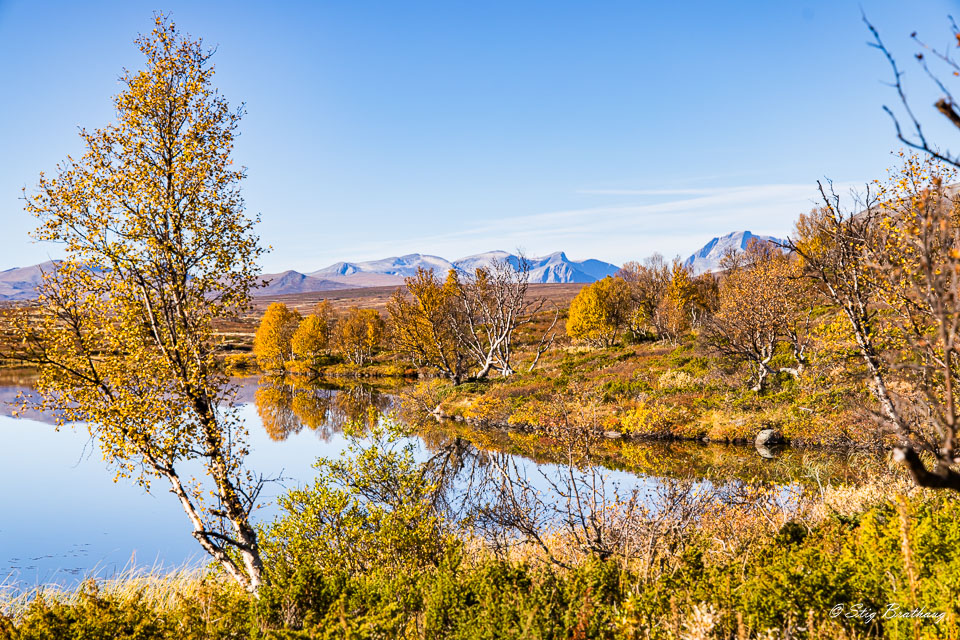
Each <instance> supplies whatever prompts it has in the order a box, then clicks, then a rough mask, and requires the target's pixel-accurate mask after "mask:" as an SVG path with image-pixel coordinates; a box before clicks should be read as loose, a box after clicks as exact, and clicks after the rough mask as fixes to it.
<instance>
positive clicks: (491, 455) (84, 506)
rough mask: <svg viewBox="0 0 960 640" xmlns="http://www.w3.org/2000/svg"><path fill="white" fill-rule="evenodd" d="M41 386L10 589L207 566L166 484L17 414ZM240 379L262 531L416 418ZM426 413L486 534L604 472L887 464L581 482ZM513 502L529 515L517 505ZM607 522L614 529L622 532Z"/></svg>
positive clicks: (26, 381) (357, 397) (820, 460)
mask: <svg viewBox="0 0 960 640" xmlns="http://www.w3.org/2000/svg"><path fill="white" fill-rule="evenodd" d="M31 381H32V376H31V373H30V372H29V371H11V370H5V371H0V402H3V403H4V404H0V436H2V438H0V441H2V442H3V446H0V484H2V485H3V486H4V487H6V488H7V490H6V491H4V492H0V513H3V514H5V515H4V516H3V517H2V518H0V583H3V582H4V580H5V579H6V581H7V582H15V583H20V584H23V585H25V586H27V587H29V586H33V585H36V584H41V583H46V582H50V581H57V580H61V581H64V580H63V578H65V577H66V578H68V579H67V580H65V581H66V582H69V580H70V579H76V578H81V577H83V576H84V575H86V574H88V573H89V572H90V571H92V570H94V569H96V568H98V567H99V568H101V569H102V572H101V575H109V574H110V573H111V572H112V571H114V570H119V569H123V568H124V566H125V565H126V563H127V562H128V561H129V559H130V558H131V556H133V555H134V554H136V557H137V558H138V563H140V564H143V563H146V564H148V565H149V564H152V563H154V562H155V561H158V562H161V563H163V564H164V565H166V566H171V565H179V564H182V563H184V562H187V561H193V562H202V561H204V560H205V558H204V557H203V556H202V554H200V553H199V549H198V547H197V546H196V543H195V541H194V540H193V539H192V538H191V537H190V536H189V527H188V525H187V523H186V521H185V519H184V515H183V513H182V511H181V510H180V508H179V505H178V504H177V502H176V499H175V498H174V497H173V496H171V495H169V494H168V493H167V492H166V491H165V489H164V487H161V486H159V485H158V486H157V487H156V488H155V489H154V491H155V492H154V493H152V494H149V495H144V493H143V491H142V490H141V489H139V488H137V487H136V486H134V485H133V484H131V483H126V482H120V483H114V482H113V473H112V472H111V471H110V470H109V469H108V468H107V467H106V466H105V465H104V463H103V462H102V460H101V459H100V456H99V452H98V451H97V450H96V447H95V446H94V445H93V443H91V442H90V439H89V436H88V434H87V433H86V431H85V430H84V429H82V428H78V429H69V428H65V429H62V430H61V431H60V432H56V431H54V429H53V427H52V425H51V424H50V423H49V417H47V416H39V415H30V416H27V417H25V418H21V419H12V418H11V417H10V416H11V411H12V407H11V406H9V405H8V404H6V403H7V402H11V401H13V400H14V399H15V398H16V396H17V394H18V393H21V392H26V393H29V391H30V383H31ZM235 383H236V386H237V395H236V401H237V402H238V403H239V404H240V405H241V407H240V414H241V417H242V418H243V419H244V420H245V422H246V424H247V425H248V426H249V429H250V437H249V445H250V451H251V453H250V457H249V460H248V462H249V466H250V467H251V468H253V469H256V470H257V471H258V472H262V473H264V474H265V475H267V476H277V475H281V476H283V477H285V478H287V479H288V481H287V482H285V483H284V484H283V485H279V486H272V487H271V488H270V494H269V495H264V498H265V499H266V500H267V506H266V507H265V508H264V509H263V510H262V511H261V512H259V514H258V516H257V519H258V520H259V521H260V522H265V521H268V520H270V519H272V518H273V517H274V515H275V514H276V512H277V511H276V504H275V498H276V497H277V496H278V495H280V494H281V493H282V492H284V491H286V490H287V489H290V488H293V487H296V486H302V485H304V484H307V483H309V482H311V480H312V479H313V478H314V477H315V475H316V471H315V469H314V468H313V467H312V465H313V463H314V462H315V461H316V459H317V458H318V457H321V456H322V457H326V458H338V457H339V456H341V455H342V452H343V450H344V448H345V447H346V444H347V443H346V441H345V439H344V437H343V436H342V435H340V434H341V432H342V431H343V428H344V427H345V426H346V425H347V424H348V423H351V422H355V421H360V422H366V423H367V424H368V425H369V424H371V422H370V421H372V420H376V416H378V415H380V413H381V412H390V411H394V410H396V411H398V412H400V413H401V415H403V414H402V412H403V410H404V407H403V403H402V401H401V400H398V389H397V388H396V387H393V388H391V387H389V386H382V385H377V386H374V385H370V384H364V383H360V382H351V383H348V384H344V385H342V386H334V385H330V384H324V383H318V382H316V381H313V382H311V381H309V380H306V379H305V378H302V377H287V378H268V377H263V378H256V377H249V378H242V379H237V380H235ZM414 417H415V416H412V415H409V414H408V415H407V418H408V419H409V423H410V424H414V425H415V429H414V432H415V434H416V435H415V436H411V438H410V441H411V442H413V443H415V444H416V446H417V449H418V456H422V459H424V460H426V459H432V460H433V461H434V463H435V465H436V467H437V468H438V469H440V470H441V471H442V473H441V476H442V478H443V479H444V485H445V489H447V490H445V491H444V492H442V493H443V497H442V498H441V497H438V499H442V500H445V501H448V503H447V504H446V508H447V509H449V511H450V512H451V513H454V512H456V513H459V515H460V516H461V517H466V516H467V515H468V514H473V515H472V516H471V517H474V520H475V522H476V523H477V525H478V526H483V525H484V524H485V523H486V524H490V523H491V522H493V524H495V525H497V526H501V525H502V524H503V522H494V520H495V518H500V519H501V520H503V518H508V519H511V518H512V521H513V523H512V526H514V527H520V528H522V527H530V528H531V529H532V528H533V526H534V525H535V524H537V523H539V522H540V521H541V520H543V519H546V518H552V519H557V518H559V519H561V520H562V519H563V518H567V517H568V516H569V513H568V512H567V509H568V505H569V502H567V500H568V498H565V497H564V496H563V494H566V496H568V497H569V496H571V495H574V496H575V495H576V492H580V493H583V492H585V491H588V490H589V489H588V485H590V484H592V483H595V482H597V481H598V480H599V476H597V475H596V472H597V471H598V470H599V471H600V472H602V473H603V474H604V477H605V480H604V481H605V482H608V483H609V484H608V485H607V486H608V487H610V488H611V489H613V488H615V487H619V488H618V489H617V491H620V495H623V496H627V495H630V494H632V493H633V492H634V491H635V490H638V489H640V490H643V491H658V490H661V487H662V486H665V485H667V484H669V483H665V482H664V481H663V478H674V479H679V480H682V481H684V482H686V483H690V482H693V483H699V482H703V481H707V482H709V483H713V484H716V483H719V482H729V481H730V480H731V479H739V480H761V481H764V482H773V483H777V484H781V485H786V484H790V485H796V484H804V483H806V484H810V485H814V486H815V483H820V482H822V483H827V482H834V483H838V482H845V483H850V482H857V481H858V479H860V478H862V477H865V476H869V475H871V474H874V473H875V470H876V469H877V468H878V467H880V466H882V465H884V460H883V458H882V457H878V456H876V455H870V454H851V453H842V452H841V453H837V452H829V451H810V450H807V451H803V450H798V449H790V448H785V449H782V450H771V451H770V455H773V456H774V457H773V459H768V458H766V457H762V454H760V453H758V452H757V451H756V449H755V448H753V447H752V446H750V447H733V446H728V445H719V444H709V445H705V444H703V443H667V442H638V441H625V440H607V439H603V438H600V439H598V440H597V441H596V442H594V443H593V444H592V445H591V451H589V452H588V457H587V458H584V459H582V460H580V461H579V462H578V464H579V466H580V469H578V472H577V475H575V476H574V477H573V479H571V476H570V474H569V473H567V474H566V475H562V473H563V472H564V470H565V467H564V466H563V463H565V462H568V461H569V449H568V447H565V445H564V443H563V442H562V438H558V437H556V434H553V435H551V434H542V433H530V432H518V431H509V430H502V429H494V428H487V427H477V426H473V425H468V424H466V423H463V422H451V421H445V422H437V421H436V420H434V419H433V418H430V419H428V420H423V421H413V420H412V418H414ZM260 425H262V427H263V428H260ZM506 478H510V479H511V482H512V483H513V484H512V488H514V489H517V488H518V487H519V488H520V489H517V491H518V492H517V493H515V494H514V495H513V497H511V496H510V494H506V493H504V492H503V489H504V487H505V485H504V484H503V483H504V481H505V479H506ZM557 487H559V488H560V489H561V491H559V492H556V491H555V490H556V488H557ZM507 488H509V487H507ZM541 490H542V491H544V492H549V491H551V490H553V491H554V492H555V494H556V495H559V499H558V500H557V501H555V502H553V503H545V502H540V503H534V502H532V501H533V499H534V498H533V496H535V495H536V493H535V492H536V491H541ZM607 495H613V494H612V493H608V494H607ZM601 497H602V496H601ZM507 499H508V500H510V501H512V502H513V504H514V505H515V507H516V505H519V507H521V508H513V509H512V510H511V509H506V508H504V504H505V503H503V502H502V500H507ZM601 502H602V500H601ZM484 505H488V506H487V507H485V506H484ZM490 505H499V506H496V508H494V506H490ZM598 513H599V512H598ZM608 524H609V525H610V526H609V527H608V529H609V530H611V531H612V530H613V529H615V528H616V527H619V526H621V525H622V524H623V523H619V524H617V523H608ZM614 525H615V526H614ZM604 526H607V525H604ZM611 527H612V528H611ZM8 576H12V577H10V578H8Z"/></svg>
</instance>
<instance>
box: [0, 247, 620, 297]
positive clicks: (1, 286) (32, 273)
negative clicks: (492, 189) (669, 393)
mask: <svg viewBox="0 0 960 640" xmlns="http://www.w3.org/2000/svg"><path fill="white" fill-rule="evenodd" d="M495 260H497V261H507V262H509V263H510V264H511V265H513V267H514V268H516V267H517V265H518V264H519V262H520V259H519V258H518V257H517V256H516V255H514V254H512V253H507V252H506V251H487V252H486V253H478V254H476V255H472V256H467V257H465V258H460V259H459V260H454V261H453V262H451V261H449V260H447V259H445V258H441V257H439V256H431V255H424V254H420V253H411V254H409V255H405V256H394V257H390V258H383V259H382V260H370V261H366V262H337V263H335V264H332V265H330V266H329V267H325V268H323V269H318V270H317V271H311V272H309V273H300V272H299V271H292V270H288V271H283V272H280V273H265V274H263V276H262V279H263V280H265V281H266V282H267V286H266V287H262V288H260V289H257V290H256V291H254V292H253V295H255V296H277V295H284V294H288V293H312V292H316V291H332V290H335V289H359V288H364V287H383V286H397V285H402V284H403V280H404V278H407V277H409V276H412V275H414V274H416V272H417V269H418V268H420V267H422V268H424V269H431V270H433V272H434V273H436V274H438V275H439V276H441V277H443V276H445V275H446V273H447V272H448V271H449V270H450V269H457V270H459V271H461V272H462V273H465V274H470V273H473V272H474V271H476V269H477V268H479V267H486V266H489V265H490V264H492V263H493V262H494V261H495ZM529 260H530V262H531V265H530V266H531V268H530V282H538V283H563V282H594V281H596V280H599V279H601V278H603V277H605V276H608V275H613V274H615V273H616V272H617V271H618V270H619V267H617V266H616V265H614V264H610V263H609V262H603V261H601V260H581V261H577V260H570V259H569V258H567V256H566V254H565V253H563V252H562V251H558V252H557V253H551V254H550V255H548V256H543V257H540V258H530V259H529ZM55 266H56V263H55V262H45V263H43V264H40V265H34V266H32V267H23V268H18V269H10V270H8V271H0V301H3V300H29V299H32V298H35V297H36V291H35V289H36V286H37V285H38V284H39V282H40V274H41V271H42V270H49V269H51V268H54V267H55Z"/></svg>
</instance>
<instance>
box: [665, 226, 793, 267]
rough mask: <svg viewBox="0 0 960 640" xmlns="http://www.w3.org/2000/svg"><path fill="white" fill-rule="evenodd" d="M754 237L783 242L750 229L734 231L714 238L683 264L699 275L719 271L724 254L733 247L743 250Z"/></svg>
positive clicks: (764, 240) (766, 240) (765, 240)
mask: <svg viewBox="0 0 960 640" xmlns="http://www.w3.org/2000/svg"><path fill="white" fill-rule="evenodd" d="M754 239H756V240H761V241H763V242H783V240H780V239H779V238H774V237H773V236H758V235H756V234H754V233H750V232H749V231H734V232H733V233H728V234H727V235H725V236H720V237H719V238H714V239H713V240H711V241H710V242H708V243H707V244H705V245H703V246H702V247H701V248H700V250H699V251H697V252H696V253H694V254H693V255H692V256H690V257H689V258H687V259H686V260H684V261H683V264H684V266H685V267H689V268H690V269H691V270H692V271H693V272H694V273H695V274H698V275H699V274H701V273H709V272H713V271H718V270H719V268H720V260H722V259H723V256H724V255H725V254H726V253H727V252H728V251H730V250H731V249H735V250H737V251H743V250H744V249H746V248H747V246H748V245H749V244H750V241H751V240H754Z"/></svg>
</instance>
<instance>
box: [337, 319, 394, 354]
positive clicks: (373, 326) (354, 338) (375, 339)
mask: <svg viewBox="0 0 960 640" xmlns="http://www.w3.org/2000/svg"><path fill="white" fill-rule="evenodd" d="M384 330H385V325H384V322H383V318H381V317H380V314H379V313H378V312H377V310H376V309H359V308H357V307H353V308H351V309H350V310H349V311H348V312H347V315H346V317H344V318H343V319H342V320H340V322H338V323H337V327H336V330H335V332H334V333H335V335H334V339H335V342H336V345H337V350H338V351H339V352H340V355H342V356H343V357H344V358H346V359H347V360H349V361H350V362H352V363H353V364H356V365H362V364H364V363H366V362H367V361H368V360H369V359H370V358H371V357H372V356H373V352H374V350H375V349H377V348H378V347H379V346H380V344H381V343H382V342H383V334H384Z"/></svg>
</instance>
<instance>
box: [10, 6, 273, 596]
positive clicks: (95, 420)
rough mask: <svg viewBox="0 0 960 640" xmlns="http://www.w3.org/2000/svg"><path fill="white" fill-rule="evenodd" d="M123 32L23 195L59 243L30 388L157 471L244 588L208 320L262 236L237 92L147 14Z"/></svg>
mask: <svg viewBox="0 0 960 640" xmlns="http://www.w3.org/2000/svg"><path fill="white" fill-rule="evenodd" d="M136 42H137V44H138V45H139V48H140V50H141V52H142V53H143V54H144V56H145V58H146V63H145V65H144V67H143V69H142V70H139V71H126V72H125V73H124V75H123V77H122V79H121V80H122V85H123V88H122V90H121V92H120V94H119V95H118V96H117V97H116V98H115V100H114V107H115V110H116V121H115V122H114V123H113V124H109V125H107V126H105V127H103V128H101V129H95V130H93V131H88V130H83V131H81V138H82V140H83V143H84V146H85V152H84V153H83V155H82V156H81V157H80V158H78V159H76V160H75V159H73V158H68V159H67V160H66V161H65V162H64V163H62V164H61V165H59V166H58V167H57V171H56V174H55V175H53V176H47V175H44V174H41V176H40V180H39V187H38V188H37V190H36V191H35V192H34V193H25V201H26V209H27V210H28V211H30V212H32V213H33V214H34V215H36V216H37V218H38V219H39V226H38V228H37V230H36V232H35V237H36V239H38V240H43V241H51V242H58V243H62V245H63V247H64V252H65V256H66V257H65V258H64V260H63V261H62V262H61V263H60V264H59V266H58V267H57V268H56V269H54V270H52V271H51V272H49V273H47V274H45V276H44V279H43V283H42V285H41V286H40V309H41V312H40V314H39V316H38V317H36V318H34V319H32V321H31V322H30V323H29V324H27V325H21V326H20V328H19V331H20V338H21V340H22V341H23V342H25V344H26V349H27V351H28V357H29V358H30V359H31V360H33V361H34V362H36V363H37V364H38V365H39V367H40V374H39V380H38V382H37V392H38V394H37V397H36V398H34V399H33V400H31V401H30V403H31V404H33V405H34V406H35V408H37V409H40V410H42V411H49V412H53V414H54V415H55V416H56V418H57V420H58V421H59V422H60V423H61V424H63V423H67V422H81V423H84V424H86V425H88V428H89V430H90V433H91V435H92V437H93V438H94V439H95V440H96V442H97V443H98V444H99V446H100V448H101V450H102V452H103V456H104V458H105V459H106V460H107V461H108V462H109V463H110V464H111V465H112V466H113V467H114V468H115V469H116V472H117V475H118V477H131V478H134V479H135V480H136V481H137V482H138V483H140V484H141V485H143V486H144V487H147V488H149V487H150V486H151V483H152V482H154V481H157V480H163V481H165V482H166V483H167V484H168V485H169V487H170V491H171V492H172V493H173V494H174V495H175V496H176V498H177V499H178V501H179V502H180V504H181V506H182V507H183V510H184V512H185V513H186V515H187V517H188V519H189V522H190V527H191V530H192V531H191V532H192V534H193V536H194V538H196V540H197V541H198V542H199V544H200V546H201V547H202V548H203V549H204V551H206V552H207V553H208V554H210V556H211V557H212V558H213V559H214V560H215V561H216V562H218V563H219V564H220V566H222V567H223V569H224V570H225V572H226V573H227V574H228V575H230V576H232V577H233V578H234V579H235V580H236V581H237V582H238V583H240V584H241V585H243V586H244V587H246V588H247V589H249V590H251V591H253V592H256V591H257V590H258V588H259V587H260V585H261V583H262V582H263V580H264V572H263V564H262V562H261V557H260V547H259V544H258V539H257V533H256V530H255V528H254V527H253V525H252V523H251V520H250V516H251V512H252V511H253V510H254V508H255V507H256V505H257V500H258V494H259V492H260V489H261V487H262V486H263V478H262V477H257V476H254V475H253V474H252V473H251V472H250V471H249V470H247V469H246V468H245V466H244V458H245V455H246V453H247V445H246V444H245V439H244V435H245V429H244V426H243V423H242V421H241V418H240V416H239V414H238V412H237V410H236V407H235V406H234V404H233V400H232V394H231V387H230V384H229V380H228V379H227V378H226V377H225V376H224V375H223V374H222V373H220V372H219V370H218V367H217V363H216V361H215V351H216V348H217V344H218V340H217V338H216V335H215V333H214V324H215V323H216V322H217V321H218V320H220V319H222V318H227V317H233V316H235V315H236V314H237V313H238V312H239V311H241V310H243V309H245V308H246V307H247V306H248V304H249V302H250V291H251V289H252V288H253V287H255V286H257V276H258V268H257V266H256V264H257V258H258V256H260V254H261V251H262V250H261V247H260V245H259V240H258V238H257V236H256V235H255V234H254V233H253V227H254V224H255V222H256V219H255V218H251V217H248V216H247V215H245V214H244V205H243V199H242V198H241V195H240V190H239V184H240V181H241V179H242V178H243V176H244V171H243V169H240V168H237V167H235V166H234V165H233V163H232V160H231V152H232V149H233V144H234V137H235V135H236V130H237V126H238V123H239V121H240V117H241V115H242V108H241V109H231V108H230V106H229V105H228V104H227V101H226V100H225V99H224V98H223V96H221V95H220V94H219V93H218V92H217V90H216V89H215V88H214V86H213V76H214V68H213V66H212V65H211V64H210V58H211V55H212V51H210V50H208V49H205V48H204V46H203V44H202V42H201V41H200V40H195V39H191V38H189V37H188V36H185V35H183V34H181V33H180V32H178V31H177V29H176V28H175V26H174V24H173V23H172V22H171V21H169V20H168V19H166V18H164V17H163V16H162V15H158V16H157V17H156V24H155V27H154V29H153V31H152V33H150V34H149V35H144V36H141V37H140V38H139V39H137V41H136ZM188 462H189V463H191V467H193V468H196V466H195V465H196V463H199V467H200V468H201V469H202V471H201V472H200V473H199V474H198V476H197V477H190V476H185V475H184V467H185V466H186V465H187V463H188Z"/></svg>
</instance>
